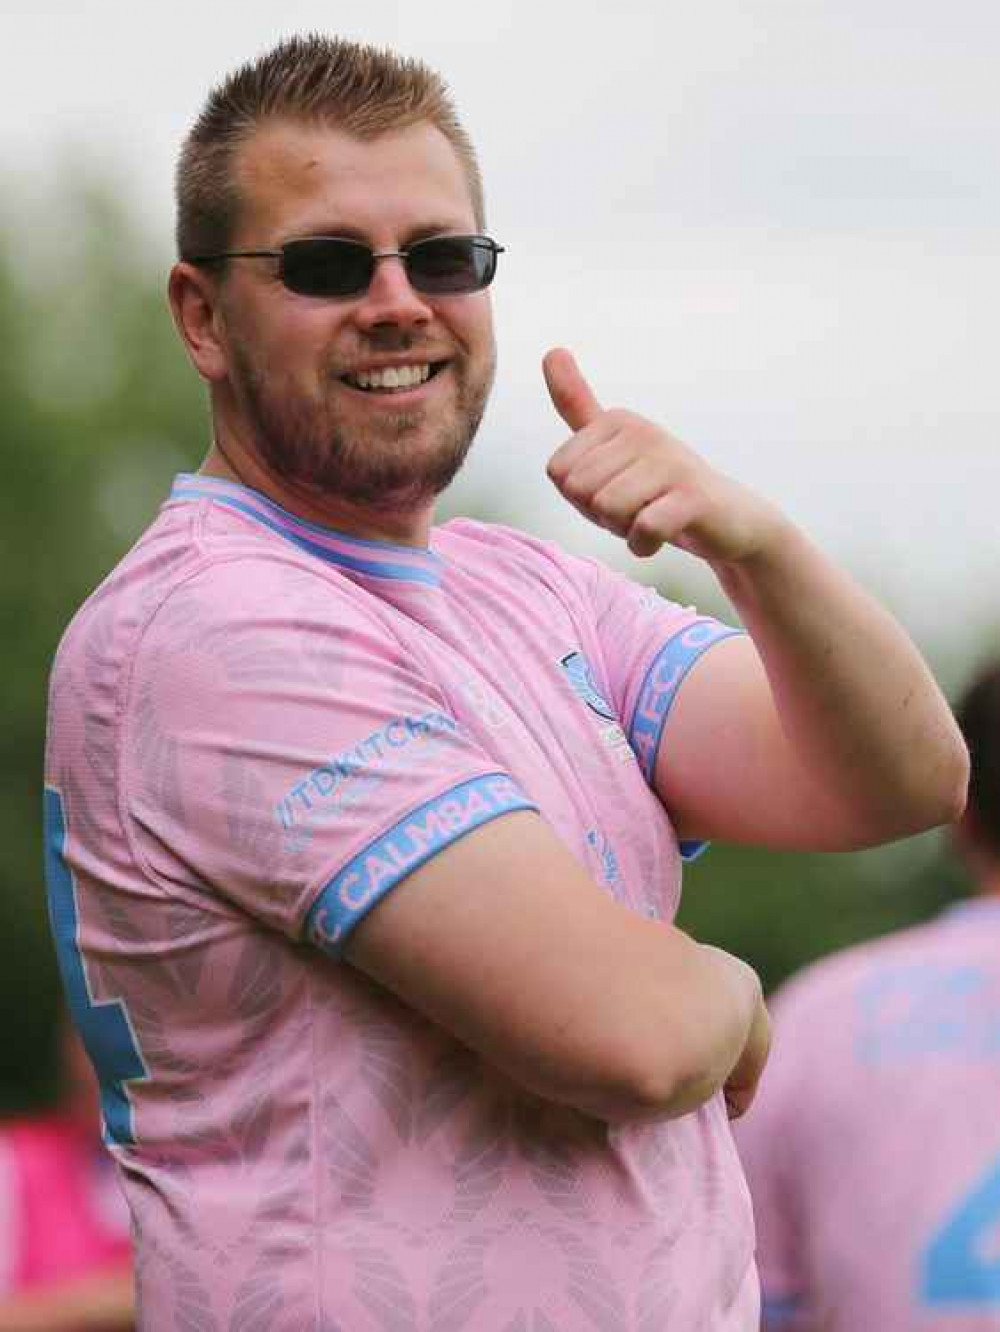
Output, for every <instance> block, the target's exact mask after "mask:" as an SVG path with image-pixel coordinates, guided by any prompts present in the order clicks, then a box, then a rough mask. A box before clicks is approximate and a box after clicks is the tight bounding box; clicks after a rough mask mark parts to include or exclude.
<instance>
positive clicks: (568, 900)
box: [345, 812, 769, 1122]
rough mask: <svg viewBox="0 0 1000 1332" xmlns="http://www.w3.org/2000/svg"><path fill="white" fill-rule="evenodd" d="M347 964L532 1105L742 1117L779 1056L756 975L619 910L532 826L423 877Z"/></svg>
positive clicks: (510, 824)
mask: <svg viewBox="0 0 1000 1332" xmlns="http://www.w3.org/2000/svg"><path fill="white" fill-rule="evenodd" d="M345 956H346V957H347V959H348V961H350V962H352V963H353V964H354V965H355V966H357V967H359V968H361V969H362V970H363V971H365V972H367V973H368V974H369V975H370V976H372V977H374V979H376V980H377V981H379V982H381V983H382V984H383V985H385V986H386V987H387V988H388V989H390V990H392V991H393V992H394V993H396V994H397V995H398V996H399V997H400V998H401V999H403V1000H404V1001H405V1002H406V1003H407V1004H409V1005H410V1006H411V1007H413V1008H415V1009H417V1010H418V1011H419V1012H421V1013H423V1014H425V1015H426V1016H427V1017H429V1018H431V1019H432V1020H433V1021H435V1022H437V1023H438V1024H439V1025H440V1026H442V1027H444V1028H446V1029H447V1030H449V1031H451V1032H452V1034H453V1035H455V1036H456V1037H457V1038H458V1039H459V1040H460V1041H462V1042H463V1043H464V1044H466V1045H468V1046H469V1047H471V1048H472V1049H473V1050H475V1051H477V1052H478V1053H479V1054H481V1055H482V1056H483V1057H484V1058H485V1059H486V1060H487V1061H488V1062H489V1063H490V1064H491V1065H493V1066H494V1067H496V1068H498V1069H499V1070H500V1071H501V1072H503V1073H505V1074H507V1075H508V1076H509V1077H510V1078H511V1079H513V1081H514V1082H516V1083H517V1084H519V1085H520V1086H521V1087H523V1088H525V1089H526V1090H527V1091H529V1092H532V1093H534V1094H536V1095H538V1096H540V1097H543V1098H544V1099H546V1100H551V1101H555V1102H558V1103H561V1104H563V1105H568V1106H572V1107H573V1108H574V1109H576V1110H580V1111H583V1112H584V1113H586V1114H590V1115H593V1116H595V1117H597V1118H599V1119H604V1120H608V1121H612V1122H617V1121H631V1120H643V1119H661V1118H663V1119H665V1118H673V1117H674V1116H678V1115H682V1114H686V1113H687V1112H689V1111H691V1110H694V1109H696V1108H697V1107H698V1106H699V1105H701V1104H702V1103H703V1102H704V1101H706V1100H707V1099H708V1098H709V1097H710V1096H712V1095H713V1094H714V1093H715V1092H716V1091H718V1090H719V1089H720V1088H723V1089H725V1090H726V1094H727V1102H728V1104H729V1109H730V1113H731V1114H738V1113H742V1111H743V1110H744V1109H745V1108H746V1106H747V1105H748V1104H749V1101H750V1099H751V1098H752V1095H753V1092H754V1089H755V1086H756V1081H757V1078H758V1076H759V1073H760V1069H761V1067H762V1066H763V1061H764V1058H765V1057H766V1053H767V1045H768V1041H769V1026H768V1022H767V1017H766V1013H765V1011H764V1008H763V1004H762V1001H761V997H760V985H759V982H758V980H757V977H756V975H755V974H754V972H753V971H752V970H751V969H750V968H749V967H748V966H746V964H745V963H743V962H740V961H739V960H738V959H737V958H734V957H731V956H730V955H729V954H727V953H724V952H722V951H721V950H719V949H716V948H711V947H706V946H702V945H699V944H697V943H695V942H694V941H693V940H692V939H690V938H689V937H688V936H687V935H685V934H683V933H682V932H681V931H680V930H677V929H674V928H673V927H672V926H667V925H664V924H662V923H659V922H654V921H649V920H645V919H643V918H642V917H640V916H639V915H637V914H635V913H633V912H631V911H629V910H628V909H627V908H626V907H623V906H621V905H620V904H619V903H617V902H615V901H614V900H613V899H612V898H611V897H609V896H608V895H607V894H606V893H605V892H604V891H602V890H601V889H600V888H598V886H597V885H596V884H595V883H593V881H592V880H591V879H590V878H589V877H588V875H587V874H586V873H585V872H584V870H583V869H582V868H581V867H580V865H579V864H578V863H577V861H576V860H574V858H573V857H572V856H571V855H570V853H569V852H568V851H567V850H566V849H565V847H564V846H563V845H562V843H561V842H560V841H559V840H558V839H557V837H556V836H555V834H554V833H553V832H552V831H551V829H550V828H549V827H548V826H547V825H546V824H545V823H544V822H543V820H542V819H540V818H539V817H538V816H537V815H535V814H531V813H527V812H516V813H511V814H508V815H506V816H505V817H503V818H501V819H497V820H495V821H493V822H492V823H489V824H487V825H485V826H484V827H482V828H479V829H478V830H476V831H475V832H473V833H470V834H468V835H467V836H465V837H463V838H462V839H461V840H459V841H457V842H454V843H452V844H451V845H450V846H448V847H447V848H446V849H445V850H443V851H442V852H440V853H439V854H438V855H436V856H434V857H433V858H432V859H431V860H429V861H427V862H426V863H425V864H424V865H422V866H421V867H420V868H419V869H417V870H415V871H414V872H413V873H412V874H411V875H410V876H409V877H408V878H407V879H406V880H404V881H403V882H402V883H401V884H399V885H398V886H397V887H396V888H395V889H394V890H393V891H392V892H391V893H390V894H388V896H387V897H385V898H383V899H382V900H381V901H380V902H379V903H378V905H377V906H375V907H374V908H373V909H372V910H371V911H370V912H369V914H368V915H367V916H365V917H364V919H363V920H362V921H361V923H360V924H359V925H358V926H357V928H356V929H355V931H354V933H353V934H352V935H351V936H350V939H349V941H348V944H347V947H346V950H345Z"/></svg>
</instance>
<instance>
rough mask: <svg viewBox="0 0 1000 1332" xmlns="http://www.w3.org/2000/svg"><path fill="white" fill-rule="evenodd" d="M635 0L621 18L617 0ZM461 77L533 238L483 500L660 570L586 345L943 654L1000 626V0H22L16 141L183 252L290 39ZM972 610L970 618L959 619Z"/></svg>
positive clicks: (654, 572) (485, 145)
mask: <svg viewBox="0 0 1000 1332" xmlns="http://www.w3.org/2000/svg"><path fill="white" fill-rule="evenodd" d="M612 9H613V11H614V12H613V13H612ZM310 29H320V30H324V31H337V32H339V33H341V34H343V35H346V36H350V37H354V38H358V39H362V40H367V41H373V42H376V43H380V44H389V45H392V46H395V47H396V48H398V49H400V50H402V51H404V52H406V53H408V54H412V55H417V56H420V57H422V58H424V59H426V60H427V61H429V62H430V63H431V64H433V65H434V66H435V67H437V68H438V69H439V70H440V71H441V72H442V73H443V74H444V75H445V77H446V78H447V79H448V81H449V83H450V84H451V86H452V89H453V91H454V93H455V95H456V97H457V99H458V102H459V106H460V109H461V111H462V112H463V114H464V117H465V120H466V122H467V124H468V126H469V128H470V129H471V131H472V133H473V136H474V137H475V139H476V141H477V143H478V145H479V149H480V153H481V158H482V164H483V168H484V172H485V176H486V184H487V199H488V207H489V226H490V231H491V233H492V234H493V235H495V236H496V237H497V239H498V240H500V241H501V242H502V243H503V244H504V245H505V246H506V247H507V251H508V252H507V253H506V254H505V255H503V256H502V258H501V261H500V262H501V269H500V273H499V276H498V278H497V282H496V285H495V288H494V292H495V302H496V310H497V320H498V332H499V338H500V353H501V357H500V375H499V380H498V387H497V392H496V395H495V398H494V402H493V405H492V407H491V409H490V412H489V414H488V416H487V420H486V423H485V425H484V427H483V431H482V434H481V437H480V440H479V442H478V444H477V446H476V450H475V453H474V460H473V461H472V463H470V465H469V467H468V469H467V474H466V475H465V476H464V477H463V479H462V480H461V481H460V482H459V490H458V492H457V495H456V503H457V504H458V505H459V506H460V505H461V502H462V498H463V496H464V495H468V496H470V497H471V499H470V502H474V497H475V495H476V494H477V493H483V492H484V491H487V490H488V491H489V492H490V493H492V494H497V495H500V496H502V497H503V502H504V505H505V509H506V513H507V516H508V518H509V519H510V520H512V521H516V522H520V523H521V524H522V525H524V526H525V527H528V528H530V529H531V530H534V531H537V532H541V533H543V534H550V535H553V536H557V537H558V538H559V539H560V540H562V541H564V542H565V543H566V544H568V545H570V546H571V547H572V548H574V549H578V550H587V549H596V550H597V551H598V552H599V553H600V554H602V555H603V556H604V557H606V558H608V559H609V560H610V561H612V562H615V563H619V564H621V566H622V567H625V568H628V569H629V570H630V571H631V572H634V573H637V574H638V575H639V576H640V577H642V578H643V579H644V580H649V579H650V578H651V577H653V576H656V577H661V578H663V577H665V579H666V581H667V582H668V584H669V583H670V582H671V581H672V580H681V581H683V582H684V583H686V584H687V585H689V586H693V587H694V588H695V590H696V592H698V591H699V589H702V588H707V587H709V586H710V580H709V579H706V578H703V577H701V576H700V575H699V573H698V571H697V570H696V569H695V568H694V562H693V561H691V560H689V559H688V557H686V556H682V555H679V554H676V553H671V554H666V555H662V556H660V557H657V559H656V561H654V562H653V567H652V569H651V568H650V566H649V564H648V563H646V564H640V563H639V562H637V561H630V560H629V557H628V556H627V552H623V551H622V549H621V547H620V544H619V543H617V542H616V541H614V540H613V539H612V538H610V537H607V536H605V535H603V534H601V533H599V532H597V531H596V529H592V528H589V527H588V526H587V525H586V524H585V523H584V520H583V519H581V518H579V517H577V516H576V515H575V514H574V513H573V512H572V511H570V510H568V509H567V508H566V506H565V505H564V504H563V503H562V501H561V500H559V498H558V497H557V496H556V495H555V494H554V493H553V492H552V491H551V487H550V486H549V483H548V482H547V480H546V479H545V476H544V470H543V469H544V460H545V458H546V457H547V456H548V454H549V453H550V452H551V451H552V449H553V448H554V447H556V445H557V444H558V443H560V442H561V440H562V438H563V437H564V433H565V432H564V429H563V427H562V426H561V425H560V423H559V422H558V421H557V419H556V418H555V416H554V414H553V412H552V409H551V406H550V405H549V403H548V401H547V398H546V395H545V391H544V386H543V384H542V380H541V374H540V370H539V363H540V360H541V357H542V354H543V353H544V352H545V350H546V349H547V348H548V347H550V346H552V345H554V344H557V343H561V344H564V345H567V346H570V347H571V348H572V349H573V350H574V351H575V352H576V353H577V355H578V357H579V359H580V361H581V364H582V365H583V366H584V368H585V369H586V370H587V371H588V372H589V374H590V376H591V379H592V382H593V385H594V388H595V390H596V392H597V393H598V395H599V396H600V397H601V398H602V399H603V400H604V401H605V402H606V403H607V404H608V405H620V406H628V407H631V408H634V409H635V410H638V411H641V412H643V413H645V414H646V415H648V416H651V417H653V418H654V419H656V420H657V421H659V422H661V423H662V424H663V425H665V426H666V427H668V428H669V429H670V430H672V431H673V432H674V433H676V434H677V435H679V436H680V437H681V438H683V439H684V440H685V441H686V442H688V443H689V444H691V445H693V446H694V447H696V448H698V449H700V450H701V451H702V452H703V453H704V454H705V456H706V457H708V458H709V459H710V460H711V461H712V462H713V463H714V464H715V465H716V466H718V467H720V468H722V469H723V470H726V471H728V472H730V473H732V474H734V475H736V476H738V477H740V478H741V479H743V480H744V481H746V482H748V483H750V484H752V485H754V486H756V487H757V488H758V489H760V490H761V491H762V492H764V493H765V494H768V495H769V496H770V497H771V498H773V499H774V500H776V501H777V502H778V503H780V504H781V505H782V506H784V507H785V508H786V509H787V510H788V511H789V512H790V513H791V515H792V516H793V517H794V518H795V519H796V520H797V521H798V522H800V523H801V524H802V525H803V526H804V527H805V528H806V529H807V530H808V531H810V532H811V533H812V534H813V535H814V536H815V537H816V538H817V539H818V540H819V541H820V542H821V543H822V544H823V545H825V546H826V547H827V548H828V549H829V550H831V551H832V552H833V553H834V554H836V555H838V556H839V557H840V558H842V559H843V560H844V561H845V562H847V563H849V564H850V565H851V566H852V567H853V568H854V569H855V570H856V571H857V572H858V574H859V575H860V576H861V577H862V578H863V580H864V581H865V582H867V583H868V584H869V585H870V586H872V587H873V588H875V589H876V590H878V591H879V592H881V593H882V594H883V595H884V596H885V597H887V598H888V599H889V600H890V602H891V604H892V605H893V607H894V608H895V609H896V610H897V611H898V612H899V613H900V614H901V615H902V617H903V618H904V620H905V621H906V622H907V623H908V624H909V625H910V627H911V628H912V629H913V631H914V632H915V633H916V635H917V636H918V638H920V639H921V640H923V641H925V642H926V643H927V644H928V645H930V644H931V643H933V642H937V641H940V639H941V637H942V635H945V636H946V637H948V638H965V637H972V638H976V637H978V638H979V639H980V640H981V639H982V636H983V634H984V633H985V631H986V627H987V626H988V625H992V626H995V627H996V634H995V642H996V645H997V646H998V647H1000V613H997V612H996V611H994V609H993V608H994V606H996V605H997V603H998V595H997V589H998V585H1000V524H998V522H997V520H996V516H995V513H994V509H995V506H996V496H997V495H998V494H1000V447H998V445H1000V438H998V436H1000V374H998V371H997V350H998V335H997V328H998V312H1000V160H998V159H1000V94H998V93H997V90H996V83H997V69H998V68H1000V9H998V7H997V6H996V5H995V4H994V3H991V0H952V2H951V3H949V4H948V5H941V4H940V3H930V0H905V2H904V0H837V2H836V3H834V2H833V0H822V2H819V0H764V2H762V3H754V0H744V2H743V3H740V2H739V0H699V3H698V5H697V6H695V5H692V4H691V3H690V0H685V3H683V4H681V3H679V2H677V0H666V3H656V4H654V3H650V4H648V5H639V4H634V3H624V4H623V3H618V4H616V5H615V6H614V7H612V6H611V5H601V6H593V7H591V6H588V5H586V4H583V3H570V0H555V3H545V0H535V3H529V2H527V0H513V3H511V4H507V5H503V4H501V3H494V4H471V3H461V4H460V3H457V0H441V2H438V3H434V2H433V0H431V2H429V3H425V4H423V5H414V4H397V3H389V2H388V0H382V2H381V3H379V4H378V5H374V4H372V3H370V0H368V2H367V3H364V4H362V3H358V2H357V0H341V3H339V4H331V3H325V4H319V3H314V2H313V0H298V3H295V2H293V0H285V3H283V4H282V5H281V6H276V5H274V4H268V5H265V4H262V3H259V0H245V3H241V4H238V5H237V4H225V3H216V4H208V3H201V4H194V3H192V2H191V0H175V3H173V4H171V5H155V6H154V5H148V4H145V3H142V0H132V2H131V3H128V4H126V3H112V2H110V0H109V2H108V3H100V2H98V0H91V2H90V3H88V2H87V0H75V2H73V3H71V0H65V2H64V3H57V2H56V0H36V2H35V3H32V4H30V5H29V4H25V3H18V0H0V51H2V53H3V57H4V59H3V80H2V82H0V162H2V165H3V168H4V170H3V175H4V178H5V180H7V181H9V180H10V179H11V178H13V179H14V180H15V181H17V182H19V183H20V184H22V185H23V188H24V190H25V191H26V192H27V193H28V194H29V195H35V196H38V195H41V194H43V193H44V190H45V187H46V184H47V182H48V181H50V180H51V178H52V176H53V174H54V173H57V172H58V171H59V170H61V169H62V165H61V164H62V163H64V162H65V161H66V157H67V152H69V153H70V155H72V156H76V157H83V158H85V159H87V160H94V161H98V162H103V161H106V162H107V163H109V164H110V166H111V169H112V170H113V171H114V173H115V178H116V179H117V180H119V181H120V183H121V187H122V189H123V190H124V191H125V192H126V193H127V194H128V197H129V198H130V199H132V200H134V205H135V208H136V210H137V212H138V213H139V215H140V216H141V218H142V219H143V221H144V222H145V223H146V225H147V227H148V229H149V230H150V232H151V234H152V236H153V238H154V240H155V241H156V242H157V243H158V244H159V246H160V248H161V250H162V254H163V257H164V266H165V267H166V263H167V261H168V258H169V242H170V232H171V178H172V171H173V162H174V158H175V156H176V152H177V148H178V144H179V141H180V139H181V136H182V135H183V133H184V132H185V130H186V128H187V126H188V124H189V123H190V121H191V120H192V118H193V117H194V116H195V115H196V114H197V111H198V109H199V106H200V103H201V101H202V99H203V97H204V95H205V93H206V91H207V89H208V87H209V86H210V85H211V84H212V83H213V82H214V81H216V80H217V79H219V78H220V77H222V76H223V75H224V74H225V73H226V72H228V70H230V69H231V68H232V67H233V66H234V65H236V64H238V63H239V62H240V61H242V60H244V59H246V58H249V57H251V56H253V55H255V54H257V53H259V52H260V51H261V50H263V49H264V48H266V47H267V46H268V45H270V44H271V43H272V42H273V41H274V40H275V39H277V38H278V37H280V36H282V35H285V34H287V33H290V32H301V31H306V30H310ZM946 625H950V628H948V629H945V628H944V626H946Z"/></svg>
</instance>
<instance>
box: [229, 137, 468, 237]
mask: <svg viewBox="0 0 1000 1332" xmlns="http://www.w3.org/2000/svg"><path fill="white" fill-rule="evenodd" d="M234 170H235V177H236V182H237V186H238V188H239V192H240V196H241V198H242V201H243V206H242V209H241V217H240V219H239V223H238V233H239V235H240V237H241V239H243V240H247V241H250V240H252V241H253V242H254V243H255V244H257V243H263V242H264V240H266V239H278V238H280V237H288V236H292V235H308V234H316V233H318V232H322V231H325V232H327V233H328V234H329V233H331V232H333V233H339V234H342V235H343V234H347V235H355V234H358V235H362V236H365V237H367V238H369V239H370V240H372V241H373V242H377V243H379V244H381V243H382V240H381V239H380V237H383V238H384V236H385V235H386V233H390V232H391V233H392V236H393V237H398V236H399V235H400V234H402V233H410V232H415V231H419V230H421V229H428V228H434V229H444V230H447V229H457V230H464V231H471V230H475V215H474V211H473V206H472V198H471V195H470V193H469V186H468V182H467V180H466V177H465V173H464V171H463V168H462V164H461V162H460V160H459V157H458V154H457V153H456V151H455V149H454V147H453V146H452V145H451V143H450V142H449V141H448V139H446V138H445V136H444V135H443V134H442V133H441V131H440V130H439V129H437V128H436V126H434V125H431V124H428V123H427V122H420V123H419V124H416V125H410V126H408V127H407V128H406V129H401V130H391V131H389V132H387V133H385V134H380V135H378V136H377V137H375V138H372V139H359V138H357V137H355V136H354V135H353V134H348V133H346V132H345V131H343V130H339V129H331V128H328V127H325V126H321V125H301V124H293V123H289V122H277V123H271V124H266V125H263V126H262V127H261V128H259V129H258V130H256V131H255V132H254V133H253V135H252V136H251V137H250V138H249V139H248V140H247V141H246V142H245V143H244V144H243V145H242V147H241V148H240V150H239V152H238V154H237V158H236V162H235V166H234ZM393 243H395V240H393Z"/></svg>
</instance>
